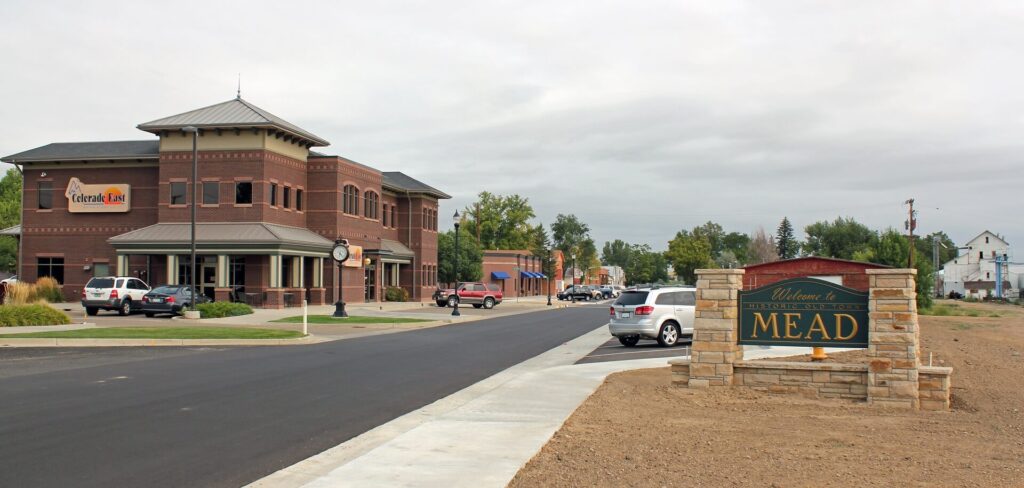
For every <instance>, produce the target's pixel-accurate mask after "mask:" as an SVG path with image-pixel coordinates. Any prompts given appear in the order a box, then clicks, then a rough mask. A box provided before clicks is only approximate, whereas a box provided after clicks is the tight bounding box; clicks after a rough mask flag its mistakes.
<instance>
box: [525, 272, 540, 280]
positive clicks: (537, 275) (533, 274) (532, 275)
mask: <svg viewBox="0 0 1024 488" xmlns="http://www.w3.org/2000/svg"><path fill="white" fill-rule="evenodd" d="M523 274H524V275H526V277H527V278H540V277H541V276H542V275H541V274H540V273H537V272H535V271H523Z"/></svg>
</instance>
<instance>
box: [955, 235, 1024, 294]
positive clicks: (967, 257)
mask: <svg viewBox="0 0 1024 488" xmlns="http://www.w3.org/2000/svg"><path fill="white" fill-rule="evenodd" d="M965 247H966V249H964V248H961V249H960V251H961V252H962V253H963V254H960V255H959V256H957V257H956V258H953V259H952V260H950V261H949V262H947V263H945V265H944V266H943V279H942V284H943V293H945V294H946V295H949V293H950V292H954V291H955V292H957V293H960V294H962V295H964V296H971V297H975V298H984V297H987V296H995V294H996V275H997V272H996V266H997V263H999V264H1000V266H1001V267H1002V270H1001V275H1002V276H1001V278H1002V281H1003V298H1018V297H1020V290H1021V285H1024V282H1022V279H1024V266H1022V265H1019V264H1013V262H1012V261H1013V253H1012V252H1011V250H1010V244H1009V243H1008V242H1006V240H1005V239H1003V238H1002V237H1000V236H999V235H997V234H994V233H992V232H989V231H987V230H986V231H985V232H982V233H981V234H979V235H978V237H975V238H974V239H971V240H970V241H969V242H967V245H966V246H965Z"/></svg>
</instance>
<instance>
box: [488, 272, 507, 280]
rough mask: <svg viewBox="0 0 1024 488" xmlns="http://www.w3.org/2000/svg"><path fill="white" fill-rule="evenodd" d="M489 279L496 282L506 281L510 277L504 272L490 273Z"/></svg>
mask: <svg viewBox="0 0 1024 488" xmlns="http://www.w3.org/2000/svg"><path fill="white" fill-rule="evenodd" d="M491 278H493V279H496V280H507V279H509V278H510V276H509V275H508V273H506V272H504V271H491Z"/></svg>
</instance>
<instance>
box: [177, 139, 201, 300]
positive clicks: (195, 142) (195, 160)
mask: <svg viewBox="0 0 1024 488" xmlns="http://www.w3.org/2000/svg"><path fill="white" fill-rule="evenodd" d="M181 131H182V132H185V133H189V132H191V133H192V184H191V185H189V186H191V187H192V242H191V244H192V246H191V247H192V267H191V268H189V274H190V275H192V279H191V280H190V283H191V289H190V293H191V295H192V297H191V299H189V305H190V306H191V308H192V311H195V310H196V301H198V297H197V296H196V193H197V192H198V185H199V129H197V128H195V127H192V126H191V125H190V126H188V127H184V128H182V129H181Z"/></svg>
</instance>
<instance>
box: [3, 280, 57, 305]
mask: <svg viewBox="0 0 1024 488" xmlns="http://www.w3.org/2000/svg"><path fill="white" fill-rule="evenodd" d="M40 300H43V301H47V302H50V303H60V302H63V301H64V294H63V293H61V291H60V283H57V280H55V279H53V278H51V277H49V276H44V277H42V278H39V281H37V282H35V283H25V282H23V281H19V282H17V283H12V284H10V285H7V295H6V296H5V297H4V303H6V304H9V305H28V304H30V303H36V302H38V301H40Z"/></svg>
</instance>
